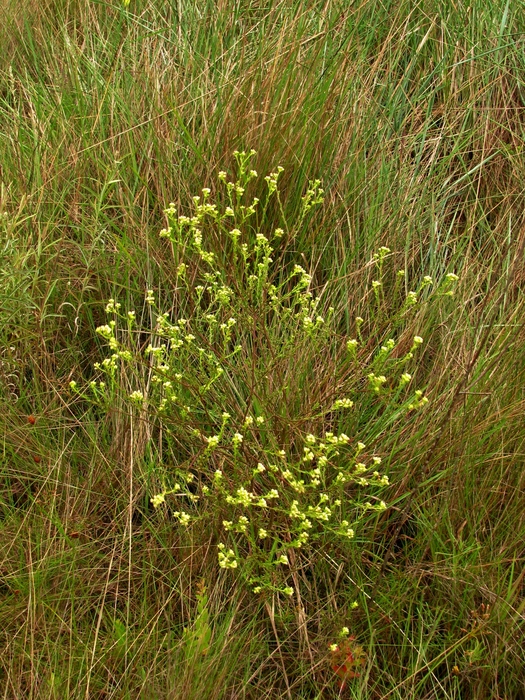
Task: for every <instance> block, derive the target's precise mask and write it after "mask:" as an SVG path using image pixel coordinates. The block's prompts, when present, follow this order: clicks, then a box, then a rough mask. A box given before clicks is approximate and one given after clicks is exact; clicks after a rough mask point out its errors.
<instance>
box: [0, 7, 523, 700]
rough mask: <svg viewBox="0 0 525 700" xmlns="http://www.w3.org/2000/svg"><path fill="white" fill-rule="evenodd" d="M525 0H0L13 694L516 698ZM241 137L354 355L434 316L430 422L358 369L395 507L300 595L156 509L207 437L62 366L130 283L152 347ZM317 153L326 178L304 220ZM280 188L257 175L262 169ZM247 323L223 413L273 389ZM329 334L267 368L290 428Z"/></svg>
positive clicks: (368, 426)
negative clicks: (378, 282) (402, 413)
mask: <svg viewBox="0 0 525 700" xmlns="http://www.w3.org/2000/svg"><path fill="white" fill-rule="evenodd" d="M522 10H523V7H522V5H521V4H520V3H519V2H518V3H509V2H502V1H500V0H495V1H493V2H488V1H486V0H475V2H474V3H472V4H470V5H469V6H468V7H467V6H466V5H465V6H459V5H458V4H454V3H451V2H448V1H446V0H442V1H441V2H438V1H437V0H426V1H421V2H418V3H409V2H402V1H401V0H396V2H383V3H377V2H372V1H370V0H363V1H362V2H360V3H354V4H350V5H349V4H348V3H343V2H341V3H338V2H328V3H322V2H316V1H313V0H311V1H307V2H294V1H293V0H282V1H280V2H279V1H277V0H275V1H273V0H268V2H264V3H263V2H260V1H259V0H221V1H220V2H210V1H205V2H201V3H193V2H186V0H178V2H156V3H154V2H149V1H147V0H144V1H142V0H131V3H130V4H129V5H128V6H127V7H126V6H124V5H123V4H119V3H105V2H87V1H86V0H75V1H73V0H71V1H66V0H47V1H46V2H41V3H38V4H37V3H32V2H30V1H29V0H26V1H25V2H22V3H14V2H12V1H11V0H1V2H0V27H1V29H0V154H1V156H0V213H1V215H2V219H1V229H0V230H1V240H0V258H1V260H0V278H1V282H0V337H1V341H2V342H1V350H0V392H1V397H2V409H3V410H2V414H1V416H0V426H1V432H2V436H3V450H2V456H1V461H0V532H1V536H0V600H1V602H2V605H1V607H0V621H1V624H0V630H1V632H0V650H1V651H0V689H1V690H2V697H4V698H10V699H11V698H13V699H14V698H17V699H18V698H20V699H22V698H24V699H25V698H31V699H33V698H34V699H37V698H38V699H41V698H42V699H44V698H45V699H47V698H57V699H58V698H65V697H68V698H84V699H88V698H89V699H91V698H144V699H146V698H155V699H159V698H161V699H163V698H166V699H168V698H175V697H184V698H189V699H190V698H197V697H199V698H203V697H205V698H210V699H213V698H254V699H255V698H257V700H259V699H261V698H272V699H274V698H281V697H282V698H336V697H348V698H363V699H364V698H366V699H367V700H369V699H371V698H377V699H379V698H400V699H401V698H414V700H422V699H423V698H429V699H430V698H451V699H452V698H454V699H459V698H462V699H463V698H494V699H495V698H508V699H509V700H510V699H513V700H518V698H521V697H523V696H524V695H525V684H524V680H523V679H524V673H523V668H524V663H523V651H522V649H523V641H524V614H525V607H524V603H523V601H524V595H525V594H524V583H523V580H524V579H523V565H524V552H523V541H524V535H525V522H524V515H523V513H524V510H523V497H524V487H525V484H524V479H523V468H522V464H523V451H524V450H523V446H524V438H525V433H524V429H523V419H522V416H523V409H524V399H525V395H524V374H523V373H524V369H525V361H524V359H523V358H524V356H523V352H522V345H523V341H524V330H523V320H522V319H523V315H524V304H523V299H524V294H523V286H524V282H525V267H524V266H525V259H524V245H525V234H524V231H525V229H524V226H525V220H524V216H523V211H524V196H523V193H524V190H523V182H524V181H525V178H524V175H525V160H524V157H523V133H524V108H525V107H524V90H525V86H524V81H523V75H524V68H525V65H524V58H523V56H524V54H523V47H524V44H523V31H524V22H525V21H524V19H523V17H524V15H523V11H522ZM249 148H253V149H255V151H256V152H257V155H256V156H255V158H254V160H253V163H252V165H253V167H254V168H255V169H256V170H257V171H258V172H259V173H260V174H261V175H264V174H267V173H269V172H271V171H273V170H275V168H276V166H277V165H281V166H283V167H284V171H283V173H282V176H281V179H280V197H281V201H282V208H280V207H279V206H277V204H276V203H275V200H274V201H273V202H271V203H270V205H269V206H268V209H267V210H266V212H265V215H264V217H262V218H261V219H260V220H259V221H258V226H259V227H260V228H261V231H262V232H263V233H268V232H269V231H270V230H273V229H272V227H273V228H275V226H278V225H282V224H283V222H286V223H288V224H289V228H288V229H287V230H286V234H285V237H284V243H283V248H282V250H283V253H282V256H281V257H280V258H279V259H278V264H279V265H280V266H281V267H280V268H279V267H278V269H277V273H276V274H277V275H278V274H279V270H280V269H282V270H285V269H286V268H287V266H289V265H293V264H300V265H301V266H302V267H304V268H305V269H306V270H307V272H308V273H309V274H311V275H312V282H311V289H312V290H313V291H314V292H315V294H316V295H317V296H318V297H319V298H320V308H322V309H323V313H326V310H327V309H328V308H329V307H333V309H334V312H333V336H332V337H333V338H335V339H337V340H338V341H340V344H341V345H342V344H343V343H344V342H346V340H347V339H348V338H353V337H355V335H356V325H355V324H356V322H355V319H356V317H361V318H363V325H362V327H361V332H362V338H363V340H362V342H361V343H360V347H359V355H358V358H359V361H360V362H362V363H365V362H367V361H369V360H370V358H372V357H373V355H374V353H375V352H376V351H377V348H378V347H380V345H381V344H382V343H384V342H385V341H386V340H387V339H388V338H389V337H395V339H396V343H397V347H398V348H399V353H400V354H403V353H406V352H408V351H409V350H410V346H411V343H412V340H413V337H414V335H420V336H422V337H423V338H424V341H425V342H424V344H423V346H422V349H421V350H420V351H419V353H420V354H419V355H418V356H417V362H415V363H414V365H413V367H412V369H411V371H412V374H413V377H414V381H415V382H417V385H418V386H420V387H422V388H423V389H424V390H425V394H426V395H427V396H428V398H429V405H428V406H427V407H426V408H425V409H424V410H421V411H419V412H417V414H416V415H413V416H412V417H410V419H406V420H401V421H397V422H394V423H388V422H387V420H386V418H384V414H383V412H382V410H381V409H380V408H378V404H377V401H375V400H374V397H373V396H371V397H369V396H368V394H366V391H365V389H366V387H365V386H363V385H359V384H355V385H352V373H351V370H348V372H347V373H346V374H345V375H344V377H345V381H347V382H348V383H347V384H346V386H352V390H353V392H354V394H353V395H352V396H353V398H356V397H357V398H358V399H359V401H360V405H361V409H360V411H359V413H357V414H355V416H354V418H355V422H354V424H353V427H352V426H351V427H352V429H353V430H354V433H353V434H352V435H351V436H350V437H351V438H352V439H353V438H356V439H357V438H359V437H360V436H361V435H362V434H363V433H364V432H366V434H367V435H369V436H370V439H373V440H374V443H375V445H376V446H377V449H378V450H379V452H380V455H381V457H382V458H383V467H384V468H385V470H386V471H387V473H388V475H389V477H390V482H391V486H390V487H389V489H387V490H386V491H384V492H382V494H381V498H384V499H385V501H386V502H387V504H388V509H387V510H386V511H384V512H378V513H376V514H374V515H373V516H371V517H370V518H369V519H368V520H367V521H366V522H365V523H363V526H362V528H360V529H359V530H358V532H357V533H356V537H355V540H354V541H353V543H352V546H349V547H346V548H345V549H344V552H343V554H344V556H342V551H341V550H340V549H338V548H337V547H336V546H335V545H333V544H332V543H330V542H324V543H323V546H319V547H318V548H317V550H315V551H314V552H313V553H312V554H311V559H310V566H305V567H304V568H303V569H301V570H298V571H297V573H296V578H297V582H298V591H299V594H300V595H299V597H298V596H297V595H296V596H294V597H293V598H292V599H288V598H286V597H283V596H280V595H278V594H275V595H261V596H257V595H254V594H253V593H251V592H250V591H247V590H246V589H245V588H244V587H243V586H242V585H241V584H240V582H239V579H238V577H236V576H235V575H234V574H235V572H231V571H230V572H229V571H226V572H224V571H222V570H221V569H220V568H219V567H218V565H217V551H216V544H217V542H216V541H214V540H213V537H212V535H210V534H209V533H207V534H206V533H204V534H203V532H201V531H199V530H198V529H197V530H190V531H187V532H186V534H184V533H181V528H180V526H179V525H178V524H177V522H176V521H175V520H174V519H173V518H172V517H171V516H170V515H169V513H168V512H167V511H166V513H164V515H163V514H162V512H161V510H155V509H153V508H152V506H151V503H150V497H151V496H152V495H154V494H155V493H156V492H157V491H158V490H159V489H161V488H162V487H163V484H162V483H161V482H162V479H163V478H164V476H165V475H166V473H169V469H170V468H171V467H174V466H176V464H174V460H175V459H178V456H180V454H184V451H185V450H186V452H187V451H188V450H190V447H188V446H189V445H190V444H191V441H189V442H187V443H185V442H184V441H183V439H182V437H180V436H179V438H178V440H179V445H178V447H177V449H178V450H179V452H177V451H176V450H175V447H173V446H172V448H171V449H172V450H173V451H172V452H170V453H168V454H166V452H165V451H164V452H163V450H166V447H165V446H166V441H165V439H164V436H163V435H162V434H159V432H158V430H157V428H155V429H154V428H153V427H152V426H151V425H150V424H149V423H148V422H144V421H142V420H140V417H137V414H136V413H133V412H130V411H129V410H128V408H127V407H126V405H125V402H124V401H121V400H120V399H119V401H115V402H113V403H112V404H111V405H110V406H108V407H107V408H106V409H102V408H101V407H97V406H92V405H91V404H89V403H86V402H84V401H83V400H82V399H81V398H79V397H78V396H76V395H74V394H72V393H71V391H70V389H69V383H70V381H72V380H76V381H77V382H78V383H79V384H81V383H87V382H89V381H91V380H93V379H97V381H98V379H99V376H98V375H97V373H96V371H95V370H94V363H95V362H100V361H101V360H102V358H103V357H104V356H105V352H106V351H105V349H104V344H103V342H102V340H101V338H100V336H99V335H97V334H96V332H95V329H96V328H97V327H99V326H100V325H102V324H104V323H106V315H105V312H104V308H105V306H106V303H107V301H108V299H109V298H114V299H118V301H119V302H120V303H121V304H122V308H123V310H125V311H127V310H130V309H134V310H135V312H136V315H137V319H138V323H137V328H138V329H140V333H138V334H137V335H136V341H137V343H136V345H137V347H138V348H141V347H143V346H145V345H146V344H147V342H148V338H149V334H150V333H151V332H152V330H153V324H152V317H151V308H150V307H149V306H148V304H147V303H146V302H145V295H146V292H147V290H148V289H153V290H155V295H156V299H157V303H158V306H159V308H160V309H162V310H166V311H170V312H171V311H173V310H174V308H175V306H174V305H175V302H176V301H177V300H180V293H179V288H178V286H177V266H178V264H179V262H180V261H177V259H176V256H174V255H173V250H172V246H171V245H170V243H169V241H166V239H163V238H160V237H159V232H160V230H161V229H162V228H164V227H165V226H166V220H165V215H164V209H165V208H166V207H167V206H168V205H169V204H170V203H173V208H174V210H175V211H177V212H178V213H179V214H185V215H188V214H189V213H190V211H191V203H192V200H191V197H192V196H193V195H195V194H199V193H200V192H201V190H202V188H203V187H209V188H210V189H211V194H210V197H211V198H212V199H213V201H215V200H216V198H217V197H218V196H220V189H219V184H218V181H217V173H218V172H219V171H222V170H224V171H228V172H233V171H234V164H235V161H234V158H233V155H232V154H233V152H234V151H235V150H236V149H238V150H242V149H249ZM316 178H319V179H321V180H322V183H323V187H324V190H325V200H324V203H323V204H322V206H320V207H318V208H316V209H313V210H312V211H311V212H309V213H308V214H307V216H306V217H305V218H304V219H303V220H302V222H301V225H300V226H294V222H298V221H299V220H300V219H301V206H302V197H303V195H304V194H305V191H306V189H307V186H308V181H309V180H314V179H316ZM265 188H266V184H265V183H264V180H263V179H262V177H261V178H257V179H254V180H253V181H252V182H251V183H250V184H249V186H248V188H247V190H248V191H247V194H248V195H249V196H250V197H254V196H256V197H259V198H261V199H262V198H263V196H264V193H265V191H266V189H265ZM209 245H210V246H211V247H212V248H213V252H214V253H215V255H216V261H217V266H218V268H219V270H220V271H222V273H223V274H224V276H225V277H227V276H228V275H230V276H231V270H232V266H231V258H230V256H229V255H228V252H227V250H226V249H225V248H224V247H223V246H222V245H221V244H220V243H219V241H218V240H216V241H213V239H211V240H210V241H209ZM381 246H388V248H390V250H391V251H392V254H391V255H390V256H389V259H388V265H387V266H386V267H385V277H384V283H383V287H382V295H381V296H380V297H379V302H377V301H376V298H375V296H374V291H373V288H372V286H371V282H372V281H373V280H374V279H375V277H374V271H375V267H374V263H373V255H374V253H375V252H376V251H378V250H379V249H380V247H381ZM398 270H403V271H404V277H403V279H402V280H401V278H400V277H398V276H396V273H397V271H398ZM447 273H455V274H456V275H458V277H459V281H458V283H457V289H456V293H455V296H454V297H452V298H444V299H443V300H442V303H439V304H434V303H432V301H431V298H430V297H428V296H427V293H428V290H423V292H422V293H421V299H420V302H419V303H418V304H417V305H416V306H415V307H414V308H413V309H412V310H411V312H410V314H409V315H405V316H403V318H402V320H400V319H399V318H398V320H397V321H396V320H395V315H394V316H393V315H392V309H396V308H399V304H400V303H402V301H400V300H402V299H404V298H405V296H406V294H407V293H408V292H409V291H411V290H416V289H418V287H419V286H420V285H421V283H422V280H423V278H424V276H425V275H428V276H430V277H431V278H432V279H433V280H434V281H436V282H437V281H439V280H443V279H444V278H445V276H446V274H447ZM283 274H284V273H283ZM233 281H235V280H233ZM396 324H397V325H396ZM285 331H286V328H284V329H283V332H285ZM271 332H272V333H274V334H277V333H278V329H275V328H272V329H271ZM134 337H135V336H134ZM244 343H245V346H244V354H243V361H242V362H241V361H239V362H238V363H237V365H236V366H235V369H236V373H235V374H233V375H232V376H233V380H232V383H231V384H230V385H228V386H226V387H225V388H224V387H223V388H222V389H221V392H222V393H221V392H218V393H217V396H216V401H217V404H219V405H218V406H217V411H218V415H220V413H221V412H222V411H228V412H230V413H231V414H232V415H233V416H235V415H237V414H238V415H241V414H242V413H243V411H244V410H245V408H247V404H246V393H244V394H243V392H245V390H246V387H252V389H254V390H257V389H258V387H253V371H254V363H250V361H249V352H248V350H249V348H250V345H249V343H253V347H254V354H255V352H256V351H257V352H262V348H263V345H264V336H263V335H257V334H256V333H254V334H252V337H251V339H250V338H249V337H248V336H246V337H245V338H244ZM324 347H325V346H323V345H319V352H318V353H317V354H316V353H313V350H315V349H316V348H315V347H314V346H308V344H304V345H303V346H302V347H301V349H300V351H298V353H297V354H295V355H294V354H293V353H291V354H290V355H289V356H283V357H278V358H277V359H276V360H275V361H273V362H269V364H268V369H267V374H263V373H262V371H260V368H259V367H258V368H257V371H258V372H259V371H260V374H259V375H258V377H259V380H260V381H261V382H263V383H265V382H266V385H265V387H263V388H264V391H262V390H261V393H262V397H263V399H264V400H265V401H266V404H265V408H266V411H267V412H268V414H269V415H271V417H272V420H273V421H274V424H275V425H278V426H280V428H279V429H280V430H281V433H280V435H281V438H282V440H283V442H285V443H286V444H291V443H293V440H294V439H295V438H294V436H299V437H304V435H306V434H307V433H309V432H312V431H313V430H314V429H317V428H319V429H321V427H322V422H320V421H319V419H317V418H316V416H317V415H318V412H319V410H318V409H319V406H320V405H323V402H325V401H327V400H328V399H327V397H330V396H332V394H331V392H333V390H334V381H335V380H334V377H336V376H339V375H337V372H338V371H339V369H338V368H339V367H340V363H339V360H340V357H339V356H338V355H337V354H334V352H330V353H329V352H328V351H324V350H323V348H324ZM331 347H332V346H331ZM334 347H335V341H334ZM332 350H333V347H332ZM345 361H346V360H345ZM272 387H281V388H283V387H286V392H283V394H282V395H278V394H275V393H272ZM265 392H266V393H265ZM367 397H368V398H367ZM333 398H337V396H335V397H333ZM356 403H357V402H356ZM28 417H30V419H29V418H28ZM193 427H194V426H193ZM201 427H202V426H201ZM211 427H212V426H210V430H211ZM343 428H345V429H346V427H345V426H343V425H342V426H340V429H343ZM191 449H193V447H192V448H191ZM204 535H206V536H204ZM354 601H357V602H358V607H357V608H354V607H353V606H352V604H353V602H354ZM343 626H347V627H348V628H349V632H350V635H351V636H353V637H355V638H356V640H355V644H358V645H360V646H361V647H362V649H363V652H364V655H365V656H364V657H363V658H364V664H363V665H362V666H360V668H359V669H358V670H359V676H358V677H356V678H353V679H347V680H346V681H345V684H344V687H343V688H341V687H340V684H339V682H338V680H339V679H338V677H337V675H336V674H335V673H334V671H333V668H332V666H333V659H332V657H331V652H330V651H329V646H330V645H332V644H334V643H337V642H338V639H339V638H338V635H339V631H340V629H341V628H342V627H343Z"/></svg>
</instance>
